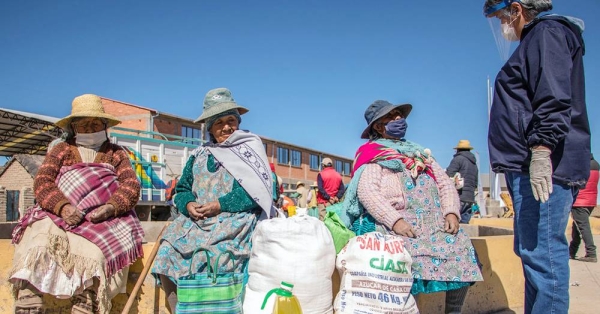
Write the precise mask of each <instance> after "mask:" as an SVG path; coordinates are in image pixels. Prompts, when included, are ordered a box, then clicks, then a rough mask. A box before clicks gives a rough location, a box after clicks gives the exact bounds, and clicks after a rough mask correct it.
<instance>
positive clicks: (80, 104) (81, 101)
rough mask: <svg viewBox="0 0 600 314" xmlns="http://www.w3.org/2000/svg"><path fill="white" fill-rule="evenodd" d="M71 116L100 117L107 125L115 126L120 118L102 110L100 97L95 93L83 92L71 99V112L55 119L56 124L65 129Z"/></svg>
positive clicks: (119, 121)
mask: <svg viewBox="0 0 600 314" xmlns="http://www.w3.org/2000/svg"><path fill="white" fill-rule="evenodd" d="M73 118H101V119H105V120H106V121H107V123H108V124H107V127H109V128H110V127H111V126H115V125H117V124H119V123H121V120H119V119H117V118H116V117H115V116H113V115H110V114H108V113H106V112H104V106H102V99H101V98H100V97H98V96H96V95H92V94H84V95H81V96H77V97H75V98H74V99H73V102H72V104H71V114H70V115H68V116H66V117H64V118H62V119H60V120H58V121H56V123H55V124H56V125H57V126H58V127H60V128H61V129H66V128H68V127H69V125H70V124H71V120H73Z"/></svg>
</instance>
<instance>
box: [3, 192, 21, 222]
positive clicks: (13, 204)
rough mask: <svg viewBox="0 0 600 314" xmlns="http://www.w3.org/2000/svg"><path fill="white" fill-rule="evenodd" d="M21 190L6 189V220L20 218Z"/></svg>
mask: <svg viewBox="0 0 600 314" xmlns="http://www.w3.org/2000/svg"><path fill="white" fill-rule="evenodd" d="M19 192H20V191H9V190H7V191H6V221H17V220H19Z"/></svg>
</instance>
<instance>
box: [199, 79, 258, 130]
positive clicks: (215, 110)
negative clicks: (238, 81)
mask: <svg viewBox="0 0 600 314" xmlns="http://www.w3.org/2000/svg"><path fill="white" fill-rule="evenodd" d="M203 106H204V111H203V112H202V114H201V115H200V116H199V117H198V119H196V121H194V122H195V123H198V122H204V121H206V119H208V118H210V117H213V116H216V115H218V114H220V113H222V112H225V111H228V110H231V109H237V110H238V112H239V114H240V115H243V114H244V113H246V112H248V109H246V108H244V107H242V106H239V105H238V104H237V103H236V102H235V100H234V99H233V96H231V92H230V91H229V90H228V89H227V88H215V89H212V90H210V91H208V93H206V96H204V104H203Z"/></svg>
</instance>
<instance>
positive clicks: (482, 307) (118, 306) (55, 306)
mask: <svg viewBox="0 0 600 314" xmlns="http://www.w3.org/2000/svg"><path fill="white" fill-rule="evenodd" d="M1 227H2V224H0V231H2V228H1ZM143 227H144V230H145V231H146V232H147V237H146V240H151V239H156V237H157V236H158V234H159V233H160V230H161V229H162V225H161V223H158V222H154V223H143ZM473 228H475V229H479V228H477V227H469V229H471V231H470V232H474V233H478V234H480V235H484V234H502V233H506V232H507V231H506V230H501V231H497V232H496V231H494V230H492V229H489V228H481V229H479V230H474V229H473ZM472 241H473V245H474V247H475V250H476V251H477V254H478V256H479V259H480V262H481V264H482V265H483V276H484V281H483V282H479V283H477V284H475V285H474V286H472V287H471V288H470V289H469V294H468V295H467V299H466V301H465V305H464V308H463V313H490V312H497V311H501V310H503V309H508V308H515V307H521V306H523V287H524V279H523V275H522V271H521V265H520V261H519V259H518V258H517V257H516V255H514V253H513V252H512V241H513V237H512V235H496V236H479V237H473V238H472ZM153 246H154V243H153V242H148V243H146V244H144V253H145V254H144V256H145V257H144V258H143V259H141V260H138V261H137V262H135V263H134V264H133V265H132V266H131V268H130V271H129V281H128V284H127V293H128V294H129V293H131V291H132V289H133V287H134V285H135V282H136V281H137V279H138V278H139V276H140V274H141V272H142V269H143V268H144V265H146V264H147V263H148V262H149V261H148V260H147V259H148V256H149V254H150V252H151V251H152V248H153ZM0 252H3V254H1V255H0V313H10V312H11V311H12V310H13V304H14V301H13V297H12V293H11V290H10V286H9V285H8V284H7V281H6V280H7V276H8V271H9V270H10V268H11V265H12V255H13V253H14V249H13V245H12V244H10V240H8V239H5V240H0ZM333 280H334V287H335V289H336V290H337V289H338V288H339V277H338V276H336V275H335V274H334V276H333ZM128 294H119V295H118V296H117V297H115V298H114V299H113V309H112V311H111V313H115V314H116V313H120V312H121V311H122V309H123V307H124V305H125V303H126V302H127V298H128ZM45 301H46V302H47V304H48V306H49V309H50V310H51V312H50V311H49V312H47V313H68V311H69V302H68V301H66V300H57V299H54V298H51V297H46V298H45ZM418 304H419V309H420V310H421V313H443V304H444V294H443V293H436V294H429V295H423V296H421V297H419V298H418ZM130 313H159V314H166V313H169V312H168V310H167V308H166V301H165V296H164V293H163V291H162V290H161V289H160V288H159V287H157V286H156V284H155V280H154V278H153V277H152V276H150V275H148V276H146V277H145V278H144V285H143V286H142V290H141V293H140V294H139V295H138V298H137V300H136V302H135V303H134V306H133V309H132V310H131V311H130Z"/></svg>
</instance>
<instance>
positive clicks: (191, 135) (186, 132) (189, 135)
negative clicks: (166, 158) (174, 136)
mask: <svg viewBox="0 0 600 314" xmlns="http://www.w3.org/2000/svg"><path fill="white" fill-rule="evenodd" d="M200 134H202V131H200V129H196V128H191V127H189V126H182V127H181V136H182V137H186V139H184V140H183V142H184V143H190V144H194V145H200V144H201V142H200V139H201V138H202V136H201V135H200ZM193 139H195V140H193Z"/></svg>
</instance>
